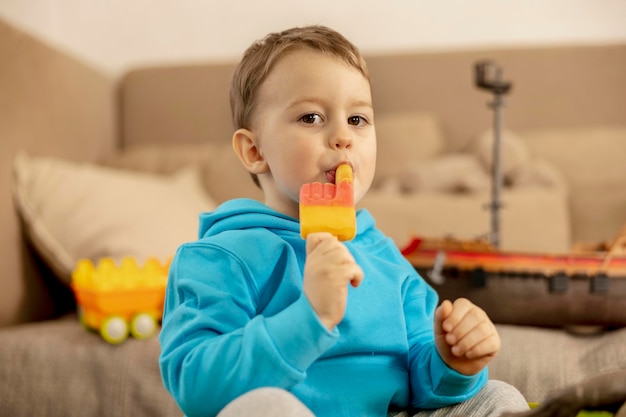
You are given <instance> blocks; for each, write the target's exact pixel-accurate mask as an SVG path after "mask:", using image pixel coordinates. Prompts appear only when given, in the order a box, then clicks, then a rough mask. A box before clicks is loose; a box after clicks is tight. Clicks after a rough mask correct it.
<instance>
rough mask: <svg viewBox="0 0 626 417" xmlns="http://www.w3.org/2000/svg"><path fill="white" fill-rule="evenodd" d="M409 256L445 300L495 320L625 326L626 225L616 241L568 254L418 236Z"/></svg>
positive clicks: (580, 247)
mask: <svg viewBox="0 0 626 417" xmlns="http://www.w3.org/2000/svg"><path fill="white" fill-rule="evenodd" d="M402 253H403V254H404V256H405V257H406V258H407V259H408V260H409V262H411V264H412V265H413V266H414V267H415V268H416V269H417V270H418V272H420V273H421V275H422V276H423V277H424V278H425V279H426V280H427V281H428V282H429V283H430V284H431V285H432V286H433V287H434V288H435V289H436V290H437V292H438V293H439V295H440V297H441V298H442V299H443V298H447V299H455V298H458V297H467V298H469V299H471V300H472V301H473V302H474V303H476V304H477V305H479V306H480V307H482V308H483V309H484V310H485V311H486V312H487V313H488V314H489V315H490V317H491V318H492V320H493V321H494V322H500V323H512V324H529V325H546V326H562V325H583V324H584V325H602V326H624V325H626V226H625V227H624V228H623V230H622V231H621V233H619V234H618V236H617V237H616V238H615V239H614V240H613V241H611V242H606V243H601V244H599V245H593V246H592V245H577V246H576V247H575V248H574V249H573V250H572V252H571V253H566V254H532V253H518V252H506V251H499V250H496V249H495V248H494V247H493V246H491V245H490V244H489V243H488V242H485V241H482V240H475V241H461V240H457V239H452V238H443V239H424V238H414V239H413V240H412V241H411V242H410V243H409V245H408V246H406V247H405V248H404V249H403V250H402Z"/></svg>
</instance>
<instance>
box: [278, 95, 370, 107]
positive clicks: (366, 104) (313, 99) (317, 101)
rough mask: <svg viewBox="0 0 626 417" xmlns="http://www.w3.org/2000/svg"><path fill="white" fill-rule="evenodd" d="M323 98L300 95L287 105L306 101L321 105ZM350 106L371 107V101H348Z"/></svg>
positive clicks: (323, 101) (291, 105)
mask: <svg viewBox="0 0 626 417" xmlns="http://www.w3.org/2000/svg"><path fill="white" fill-rule="evenodd" d="M325 101H326V100H324V99H322V98H320V97H300V98H298V99H296V100H294V101H292V102H291V103H289V106H288V107H295V106H297V105H299V104H306V103H314V104H319V105H323V104H325ZM350 105H351V106H353V107H370V108H373V106H372V102H371V101H370V100H354V101H352V102H351V103H350Z"/></svg>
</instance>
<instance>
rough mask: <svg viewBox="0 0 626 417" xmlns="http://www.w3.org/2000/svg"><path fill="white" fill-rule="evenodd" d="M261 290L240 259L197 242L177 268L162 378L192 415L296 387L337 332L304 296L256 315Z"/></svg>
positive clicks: (164, 334)
mask: <svg viewBox="0 0 626 417" xmlns="http://www.w3.org/2000/svg"><path fill="white" fill-rule="evenodd" d="M258 303H259V292H258V288H256V286H255V285H254V281H253V280H252V277H251V273H250V270H249V269H248V268H247V267H246V265H245V264H244V263H243V262H241V260H240V259H238V258H237V257H235V256H234V255H233V254H231V253H230V252H228V251H226V250H224V249H223V248H221V247H219V246H214V245H211V244H208V243H200V242H196V243H194V244H188V245H184V246H183V247H181V249H179V251H178V252H177V254H176V256H175V258H174V260H173V262H172V264H171V267H170V275H169V282H168V289H167V293H166V300H165V306H164V313H163V327H162V331H161V334H160V343H161V357H160V367H161V375H162V377H163V382H164V384H165V387H166V388H167V389H168V391H169V392H170V393H171V394H172V396H173V397H174V399H175V400H176V402H177V403H178V405H179V407H181V409H182V410H183V412H184V413H185V414H186V415H187V416H190V417H193V416H199V415H202V416H214V415H216V414H217V413H218V412H219V411H220V410H221V409H222V408H223V407H224V406H225V405H226V404H227V403H228V402H230V401H231V400H233V399H235V398H236V397H238V396H240V395H241V394H243V393H245V392H248V391H250V390H252V389H254V388H257V387H261V386H273V387H280V388H283V389H287V390H289V389H290V388H292V387H293V386H294V385H296V384H298V383H299V382H301V381H302V380H304V378H305V376H306V370H307V368H308V367H309V366H310V364H311V363H313V362H314V361H315V360H316V359H317V358H318V357H319V356H321V355H322V354H323V353H324V352H325V351H326V350H328V349H329V348H330V347H331V346H333V345H334V344H335V342H336V340H337V339H338V333H337V331H335V332H329V331H328V330H327V329H326V328H325V327H324V326H323V325H322V324H321V323H320V321H319V319H318V318H317V316H316V314H315V312H314V311H313V309H312V307H311V306H310V304H309V302H308V300H307V298H306V297H305V296H304V295H301V296H300V297H299V298H297V299H296V300H295V301H294V302H293V303H291V304H289V305H287V306H286V307H285V309H283V310H282V311H280V312H278V313H277V314H275V315H273V316H271V317H265V316H262V315H257V307H258Z"/></svg>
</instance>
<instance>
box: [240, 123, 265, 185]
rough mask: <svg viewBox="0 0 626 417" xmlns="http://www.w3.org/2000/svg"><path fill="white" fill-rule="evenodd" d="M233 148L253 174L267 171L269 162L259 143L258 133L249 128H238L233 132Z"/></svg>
mask: <svg viewBox="0 0 626 417" xmlns="http://www.w3.org/2000/svg"><path fill="white" fill-rule="evenodd" d="M233 149H234V150H235V153H236V154H237V156H238V157H239V160H240V161H241V163H242V164H243V166H244V167H245V168H246V170H248V172H250V173H251V174H262V173H264V172H266V171H267V162H266V161H265V158H264V157H263V154H262V153H261V150H260V149H259V147H258V145H257V138H256V135H255V134H254V133H252V132H251V131H249V130H248V129H238V130H237V131H236V132H235V133H234V134H233Z"/></svg>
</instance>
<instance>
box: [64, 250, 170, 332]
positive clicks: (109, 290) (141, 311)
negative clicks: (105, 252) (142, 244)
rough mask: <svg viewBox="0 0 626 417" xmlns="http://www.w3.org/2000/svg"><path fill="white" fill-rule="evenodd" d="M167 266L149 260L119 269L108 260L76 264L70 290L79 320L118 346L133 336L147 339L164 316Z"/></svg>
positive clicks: (130, 261)
mask: <svg viewBox="0 0 626 417" xmlns="http://www.w3.org/2000/svg"><path fill="white" fill-rule="evenodd" d="M168 270H169V264H166V265H162V264H161V263H160V262H159V261H158V260H156V259H149V260H147V261H146V263H145V264H144V265H142V266H141V267H140V266H139V265H138V264H137V262H136V261H135V260H134V259H132V258H125V259H123V260H122V261H121V264H120V265H119V266H118V265H117V264H116V263H115V261H114V260H113V259H111V258H104V259H101V260H100V261H99V262H98V264H97V265H95V264H94V263H93V262H92V261H91V260H89V259H83V260H80V261H79V262H78V264H77V265H76V268H74V271H73V273H72V284H71V286H72V289H73V290H74V294H75V296H76V301H77V305H78V318H79V320H80V322H81V323H82V324H83V326H84V327H85V328H86V329H88V330H94V331H97V332H99V333H100V335H101V336H102V338H103V339H104V340H105V341H107V342H109V343H111V344H118V343H121V342H123V341H124V340H126V339H127V338H128V336H129V335H132V336H133V337H135V338H136V339H146V338H148V337H150V336H152V335H153V334H154V333H155V332H156V329H157V325H158V324H159V323H160V321H161V317H162V315H163V303H164V299H165V288H166V286H167V273H168Z"/></svg>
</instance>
